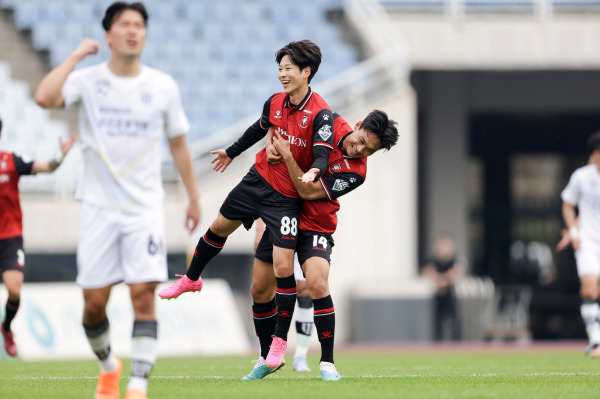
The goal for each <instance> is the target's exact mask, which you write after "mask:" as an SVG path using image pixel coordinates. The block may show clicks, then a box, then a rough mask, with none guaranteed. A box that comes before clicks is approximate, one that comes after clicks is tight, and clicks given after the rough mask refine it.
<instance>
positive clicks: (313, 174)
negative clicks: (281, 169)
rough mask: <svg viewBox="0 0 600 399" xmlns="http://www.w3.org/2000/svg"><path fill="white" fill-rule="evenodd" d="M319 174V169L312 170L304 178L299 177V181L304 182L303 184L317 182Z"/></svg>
mask: <svg viewBox="0 0 600 399" xmlns="http://www.w3.org/2000/svg"><path fill="white" fill-rule="evenodd" d="M318 174H319V169H317V168H312V169H311V170H309V171H308V172H306V173H305V174H303V175H302V177H299V178H298V179H300V180H301V181H302V183H312V182H314V181H315V179H316V177H317V175H318Z"/></svg>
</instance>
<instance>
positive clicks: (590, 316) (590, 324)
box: [581, 299, 600, 344]
mask: <svg viewBox="0 0 600 399" xmlns="http://www.w3.org/2000/svg"><path fill="white" fill-rule="evenodd" d="M581 318H582V319H583V323H584V324H585V331H586V332H587V335H588V339H589V340H590V343H591V344H600V306H599V305H598V303H597V302H596V301H594V300H592V299H584V300H583V303H582V305H581Z"/></svg>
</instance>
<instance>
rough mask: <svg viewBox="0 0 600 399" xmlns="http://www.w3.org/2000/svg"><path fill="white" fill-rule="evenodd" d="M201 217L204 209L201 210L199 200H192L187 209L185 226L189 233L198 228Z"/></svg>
mask: <svg viewBox="0 0 600 399" xmlns="http://www.w3.org/2000/svg"><path fill="white" fill-rule="evenodd" d="M201 217H202V211H201V210H200V204H199V203H198V201H190V203H189V204H188V207H187V209H186V210H185V228H186V230H187V231H188V233H190V234H192V233H193V232H194V230H196V227H197V226H198V223H200V218H201Z"/></svg>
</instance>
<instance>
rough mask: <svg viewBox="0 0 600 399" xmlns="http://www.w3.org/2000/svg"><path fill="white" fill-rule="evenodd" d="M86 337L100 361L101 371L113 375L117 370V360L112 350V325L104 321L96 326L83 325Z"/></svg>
mask: <svg viewBox="0 0 600 399" xmlns="http://www.w3.org/2000/svg"><path fill="white" fill-rule="evenodd" d="M83 330H84V331H85V336H86V337H87V339H88V342H89V343H90V346H91V347H92V350H93V351H94V353H95V354H96V357H97V358H98V360H99V361H100V370H101V371H102V372H103V373H112V372H113V371H115V370H116V369H117V365H118V363H117V358H116V357H115V355H114V354H113V353H112V352H111V350H110V324H109V323H108V319H104V320H103V321H101V322H100V323H99V324H97V325H94V326H86V325H85V324H84V325H83Z"/></svg>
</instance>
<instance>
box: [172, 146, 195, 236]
mask: <svg viewBox="0 0 600 399" xmlns="http://www.w3.org/2000/svg"><path fill="white" fill-rule="evenodd" d="M169 148H170V150H171V155H172V156H173V162H174V163H175V167H176V168H177V171H178V172H179V175H180V176H181V180H182V181H183V185H184V186H185V190H186V191H187V194H188V200H189V203H188V206H187V209H186V211H185V227H186V228H187V230H188V231H189V232H190V233H191V232H192V231H194V230H195V229H196V226H198V223H199V222H200V217H201V216H202V213H201V210H200V194H198V186H197V185H196V177H195V176H194V168H193V167H192V157H191V156H190V150H189V147H188V143H187V140H186V138H185V136H183V135H182V136H177V137H172V138H170V139H169Z"/></svg>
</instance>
